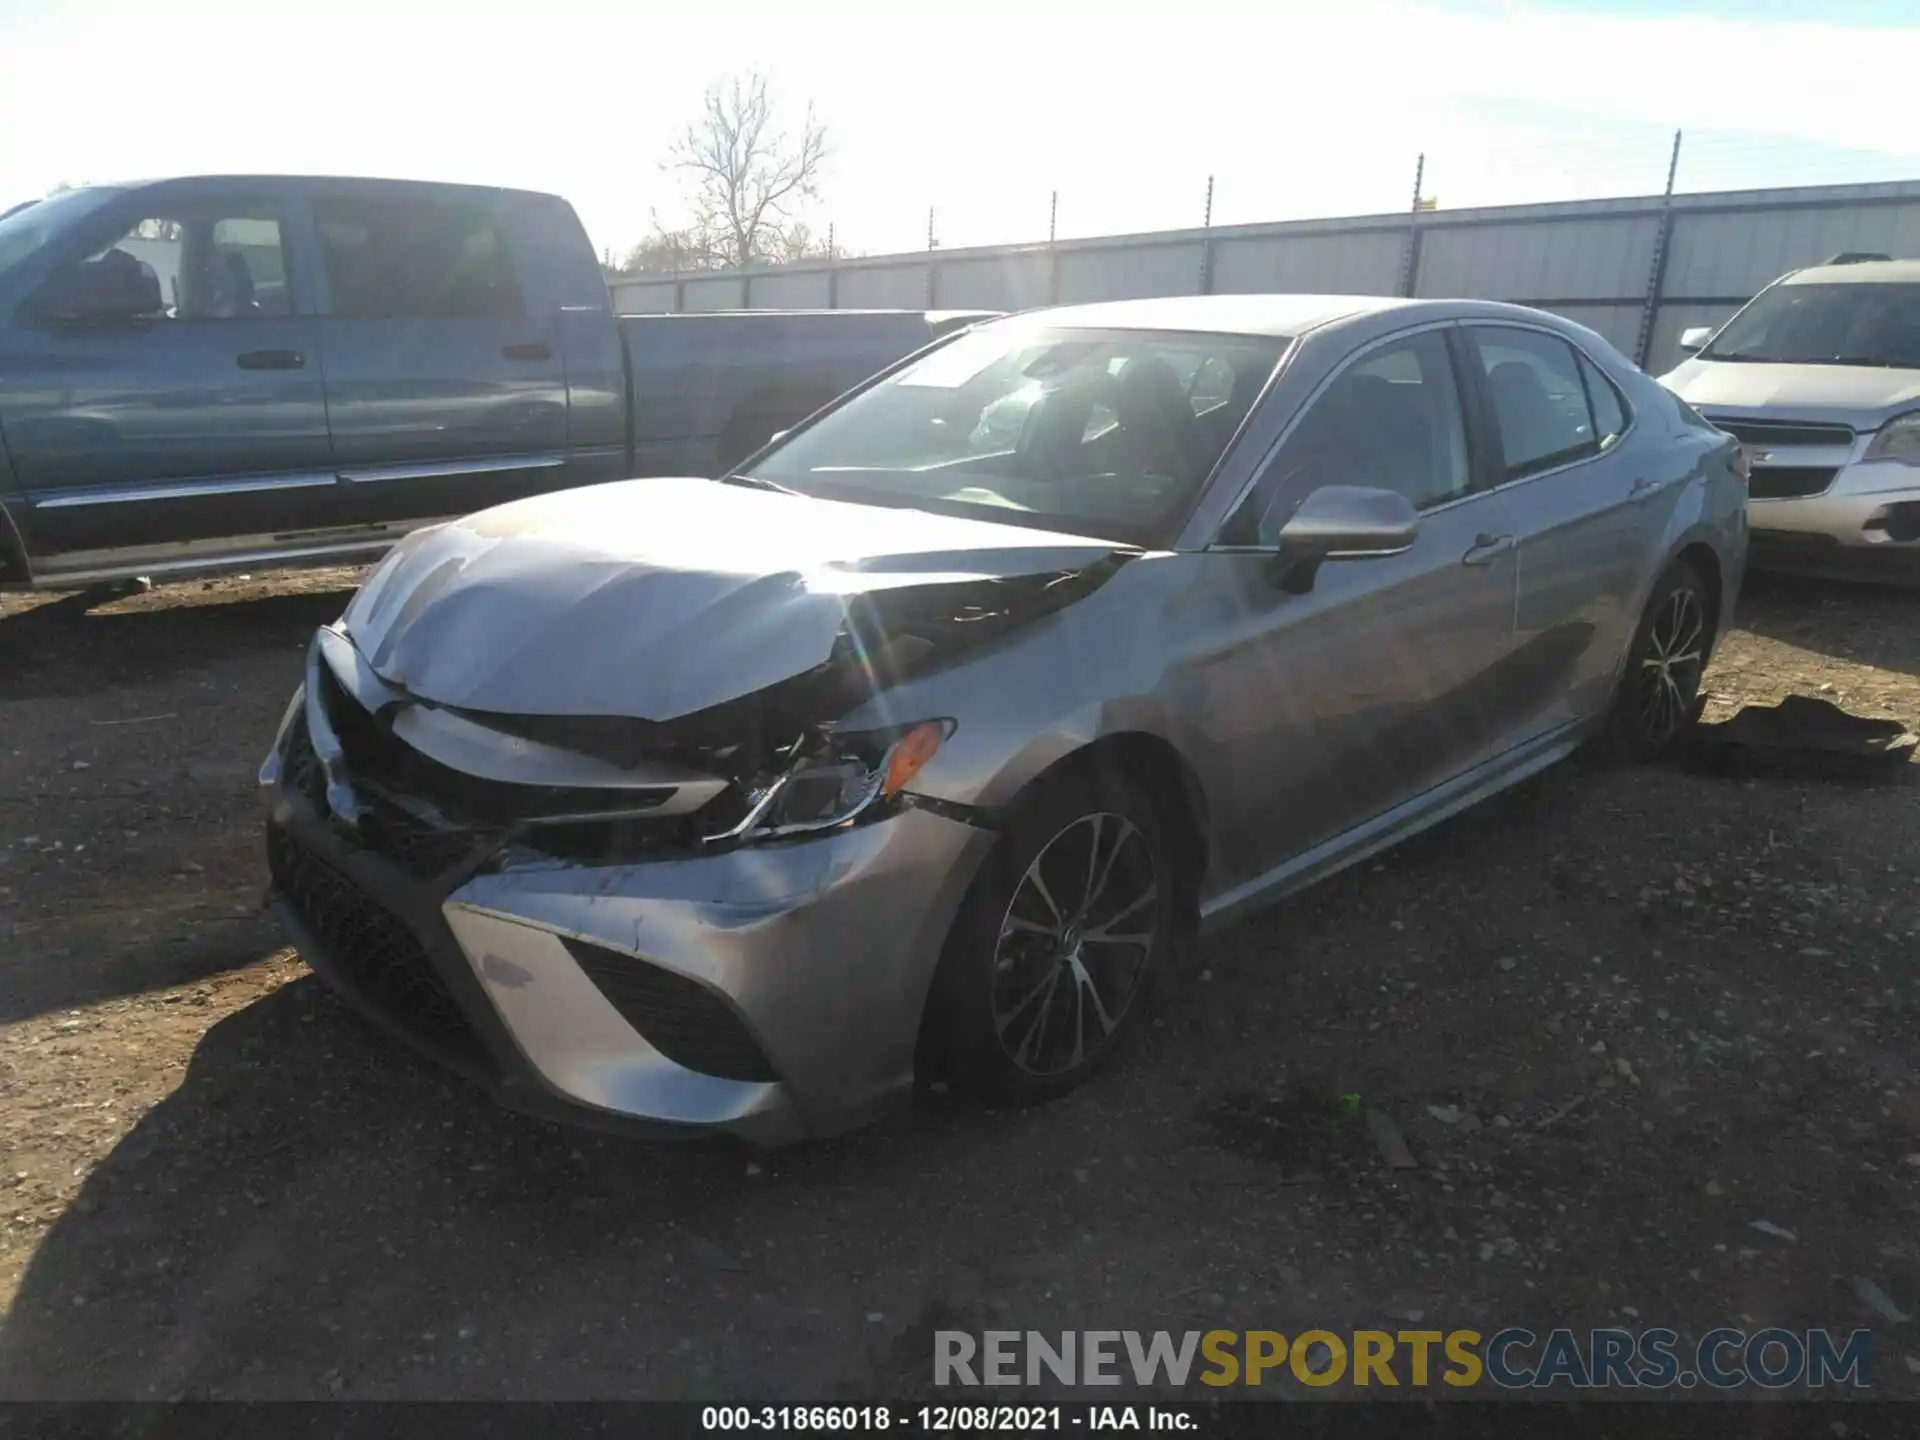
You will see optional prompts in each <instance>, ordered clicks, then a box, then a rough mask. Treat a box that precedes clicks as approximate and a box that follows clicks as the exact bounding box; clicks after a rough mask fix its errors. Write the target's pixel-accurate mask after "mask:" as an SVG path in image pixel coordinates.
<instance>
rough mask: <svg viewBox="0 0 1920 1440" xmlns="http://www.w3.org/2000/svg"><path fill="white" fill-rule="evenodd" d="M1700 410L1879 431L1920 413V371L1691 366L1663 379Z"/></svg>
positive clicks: (1854, 367)
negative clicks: (1778, 415) (1820, 420)
mask: <svg viewBox="0 0 1920 1440" xmlns="http://www.w3.org/2000/svg"><path fill="white" fill-rule="evenodd" d="M1660 383H1661V384H1663V385H1665V386H1666V387H1667V388H1668V389H1669V390H1671V391H1673V392H1674V394H1676V395H1678V396H1679V397H1680V398H1681V399H1682V400H1685V401H1686V402H1687V403H1688V404H1689V405H1692V406H1694V407H1695V408H1696V409H1700V410H1762V409H1765V410H1779V411H1780V412H1782V413H1783V414H1785V413H1787V412H1792V413H1793V414H1794V415H1798V416H1802V417H1806V418H1812V417H1816V416H1828V417H1830V418H1832V419H1834V420H1844V421H1845V422H1846V423H1848V424H1850V425H1852V426H1853V427H1854V428H1855V429H1857V430H1875V429H1878V428H1879V427H1880V425H1881V423H1882V422H1883V421H1885V420H1887V419H1890V418H1892V417H1893V416H1894V415H1897V414H1900V413H1901V412H1902V411H1906V410H1912V409H1914V408H1916V407H1920V371H1915V370H1888V369H1885V368H1883V367H1881V366H1876V365H1753V364H1749V363H1747V362H1745V361H1739V362H1731V363H1729V362H1722V361H1713V360H1689V361H1687V362H1686V363H1685V364H1683V365H1680V366H1678V367H1677V368H1675V369H1673V370H1670V371H1668V372H1667V374H1666V375H1664V376H1663V377H1662V378H1661V381H1660Z"/></svg>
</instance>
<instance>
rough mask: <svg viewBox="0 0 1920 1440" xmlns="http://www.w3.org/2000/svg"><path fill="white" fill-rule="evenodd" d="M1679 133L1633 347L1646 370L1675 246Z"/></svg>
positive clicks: (1635, 358)
mask: <svg viewBox="0 0 1920 1440" xmlns="http://www.w3.org/2000/svg"><path fill="white" fill-rule="evenodd" d="M1680 133H1681V132H1680V131H1678V130H1676V131H1674V132H1673V153H1672V154H1671V155H1669V156H1668V157H1667V189H1666V193H1665V194H1664V195H1663V196H1661V198H1660V229H1659V231H1658V232H1657V233H1656V234H1655V236H1654V240H1653V264H1652V265H1650V266H1649V267H1648V273H1647V299H1646V303H1645V304H1644V305H1643V306H1642V307H1641V309H1640V338H1639V339H1638V340H1637V341H1636V342H1635V343H1634V347H1633V363H1634V364H1636V365H1638V366H1639V367H1640V368H1641V369H1643V370H1644V369H1645V368H1646V365H1647V361H1648V360H1650V359H1652V358H1653V327H1654V324H1655V323H1656V322H1657V321H1658V319H1659V317H1660V297H1661V296H1662V295H1664V294H1665V293H1666V290H1667V252H1668V250H1670V249H1671V248H1672V246H1673V181H1674V177H1675V176H1676V175H1678V174H1679V173H1680Z"/></svg>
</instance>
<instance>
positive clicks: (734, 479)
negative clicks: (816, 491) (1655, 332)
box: [720, 475, 805, 499]
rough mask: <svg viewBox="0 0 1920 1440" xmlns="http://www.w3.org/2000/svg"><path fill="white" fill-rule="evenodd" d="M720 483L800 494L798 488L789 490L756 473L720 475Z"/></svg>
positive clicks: (782, 493)
mask: <svg viewBox="0 0 1920 1440" xmlns="http://www.w3.org/2000/svg"><path fill="white" fill-rule="evenodd" d="M720 483H721V484H723V485H745V486H746V487H747V488H748V489H751V490H771V491H772V492H773V493H774V494H776V495H799V494H800V492H799V491H798V490H789V489H788V488H787V487H786V486H784V485H781V484H778V483H776V482H774V481H772V480H765V479H762V478H761V477H760V476H758V475H722V476H721V477H720ZM801 498H803V499H804V498H805V497H804V496H802V497H801Z"/></svg>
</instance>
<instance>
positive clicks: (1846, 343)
mask: <svg viewBox="0 0 1920 1440" xmlns="http://www.w3.org/2000/svg"><path fill="white" fill-rule="evenodd" d="M1701 353H1702V354H1703V355H1704V356H1705V358H1707V359H1709V360H1754V361H1771V362H1774V363H1778V364H1786V365H1883V366H1888V367H1890V368H1893V369H1899V370H1920V285H1877V284H1869V283H1853V284H1820V285H1776V286H1775V287H1774V288H1773V289H1771V290H1769V291H1767V292H1766V293H1765V294H1764V295H1762V296H1761V297H1760V298H1759V299H1757V300H1755V301H1754V302H1753V304H1751V305H1749V306H1748V307H1747V308H1746V309H1745V310H1743V311H1741V312H1740V313H1739V314H1738V315H1736V316H1735V317H1734V318H1733V319H1732V320H1730V321H1729V322H1728V323H1727V328H1726V329H1724V330H1722V331H1721V332H1720V333H1719V334H1718V335H1717V336H1715V337H1714V341H1713V344H1712V345H1711V346H1709V347H1708V348H1707V349H1706V350H1704V351H1703V352H1701Z"/></svg>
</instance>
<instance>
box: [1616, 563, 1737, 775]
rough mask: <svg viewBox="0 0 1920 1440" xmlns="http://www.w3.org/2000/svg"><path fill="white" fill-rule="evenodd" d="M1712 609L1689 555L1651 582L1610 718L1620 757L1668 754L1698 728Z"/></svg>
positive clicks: (1636, 758)
mask: <svg viewBox="0 0 1920 1440" xmlns="http://www.w3.org/2000/svg"><path fill="white" fill-rule="evenodd" d="M1712 614H1713V611H1712V608H1711V606H1710V605H1709V603H1708V595H1707V587H1706V582H1705V581H1704V580H1702V579H1701V578H1700V572H1699V571H1698V570H1696V569H1694V567H1693V566H1692V565H1690V564H1688V563H1687V562H1686V561H1684V560H1681V561H1676V562H1675V563H1674V565H1673V566H1672V567H1671V568H1670V569H1668V571H1667V573H1666V574H1664V575H1662V576H1661V577H1660V580H1659V583H1657V584H1656V585H1655V586H1654V587H1653V596H1652V598H1651V599H1649V600H1648V602H1647V608H1646V610H1645V611H1644V612H1643V613H1642V615H1641V617H1640V625H1639V627H1638V628H1637V629H1636V630H1635V631H1634V635H1633V646H1632V648H1631V649H1630V650H1629V651H1628V652H1627V668H1626V672H1625V673H1624V674H1623V675H1622V676H1621V677H1620V688H1619V690H1618V691H1617V692H1616V693H1615V695H1614V700H1613V713H1612V715H1611V716H1610V717H1609V719H1608V722H1607V740H1608V748H1609V749H1611V750H1612V751H1613V752H1614V754H1616V755H1617V756H1619V757H1620V758H1621V759H1624V760H1632V761H1638V762H1646V761H1653V760H1659V759H1662V758H1664V757H1665V756H1667V755H1670V754H1672V753H1673V751H1674V750H1675V748H1677V747H1678V746H1679V744H1680V742H1681V741H1682V740H1683V739H1684V738H1685V737H1686V734H1687V731H1688V730H1689V729H1690V728H1692V725H1693V722H1694V718H1695V716H1696V715H1698V714H1699V710H1700V704H1699V701H1700V681H1701V677H1702V675H1703V674H1704V673H1705V671H1706V666H1707V653H1708V651H1709V650H1710V649H1711V648H1712V645H1713V627H1712V621H1711V618H1710V617H1711V616H1712Z"/></svg>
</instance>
